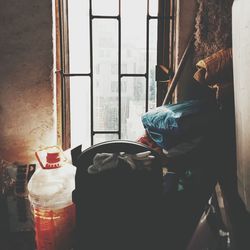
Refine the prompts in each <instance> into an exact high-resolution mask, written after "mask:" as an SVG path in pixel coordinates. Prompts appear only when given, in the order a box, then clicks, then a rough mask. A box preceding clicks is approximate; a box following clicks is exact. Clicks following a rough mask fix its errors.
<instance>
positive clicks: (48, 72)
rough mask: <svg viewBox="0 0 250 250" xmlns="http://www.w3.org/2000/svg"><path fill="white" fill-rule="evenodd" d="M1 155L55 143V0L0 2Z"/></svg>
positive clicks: (12, 156) (13, 157)
mask: <svg viewBox="0 0 250 250" xmlns="http://www.w3.org/2000/svg"><path fill="white" fill-rule="evenodd" d="M0 30H1V35H0V158H2V159H5V160H8V161H23V162H30V161H33V160H34V151H35V150H37V149H39V148H42V147H44V146H46V145H52V144H55V143H56V130H55V119H54V112H55V110H54V105H53V42H52V1H51V0H42V1H40V0H26V1H17V0H8V1H1V2H0Z"/></svg>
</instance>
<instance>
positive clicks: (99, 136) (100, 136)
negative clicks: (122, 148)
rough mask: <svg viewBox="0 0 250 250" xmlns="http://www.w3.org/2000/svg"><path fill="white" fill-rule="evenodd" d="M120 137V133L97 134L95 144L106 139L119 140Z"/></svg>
mask: <svg viewBox="0 0 250 250" xmlns="http://www.w3.org/2000/svg"><path fill="white" fill-rule="evenodd" d="M118 138H119V137H118V134H96V135H94V144H97V143H100V142H105V141H111V140H117V139H118Z"/></svg>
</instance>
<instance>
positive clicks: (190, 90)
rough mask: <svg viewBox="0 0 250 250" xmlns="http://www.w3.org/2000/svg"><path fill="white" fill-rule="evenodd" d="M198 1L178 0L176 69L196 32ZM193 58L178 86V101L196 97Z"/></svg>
mask: <svg viewBox="0 0 250 250" xmlns="http://www.w3.org/2000/svg"><path fill="white" fill-rule="evenodd" d="M196 11H197V6H196V0H177V20H176V47H175V49H176V69H177V66H178V64H179V62H180V60H181V57H182V55H183V52H184V51H185V49H186V46H187V44H188V41H189V39H190V37H191V36H192V35H193V32H194V25H195V16H196ZM192 60H193V59H192V58H191V57H190V58H189V59H188V62H187V63H186V64H185V65H186V66H185V68H184V71H183V73H182V75H181V77H180V80H179V83H178V85H177V88H176V89H177V95H176V101H182V100H186V99H190V98H192V97H193V96H195V95H196V87H197V84H195V83H194V79H193V72H194V71H193V70H194V69H193V64H192Z"/></svg>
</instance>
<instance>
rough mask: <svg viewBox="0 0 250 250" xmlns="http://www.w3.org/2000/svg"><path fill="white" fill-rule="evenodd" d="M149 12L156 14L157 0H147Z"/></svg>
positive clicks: (152, 14)
mask: <svg viewBox="0 0 250 250" xmlns="http://www.w3.org/2000/svg"><path fill="white" fill-rule="evenodd" d="M149 14H150V15H151V16H158V0H149Z"/></svg>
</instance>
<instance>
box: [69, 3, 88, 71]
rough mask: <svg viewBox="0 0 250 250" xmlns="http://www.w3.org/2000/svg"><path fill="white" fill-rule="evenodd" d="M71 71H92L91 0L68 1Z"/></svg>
mask: <svg viewBox="0 0 250 250" xmlns="http://www.w3.org/2000/svg"><path fill="white" fill-rule="evenodd" d="M68 22H69V23H68V26H69V68H70V72H69V73H88V72H89V71H90V58H89V57H90V54H89V51H90V45H89V43H90V41H89V1H88V0H74V1H68Z"/></svg>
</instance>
